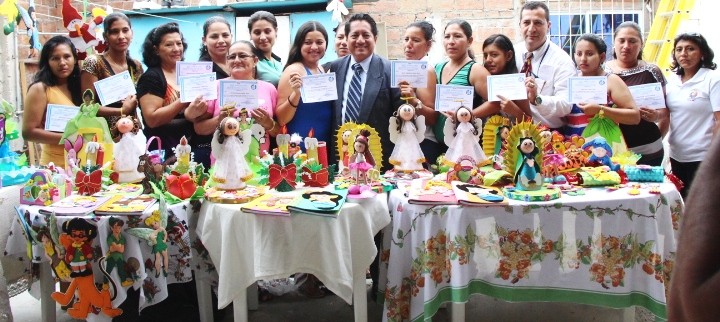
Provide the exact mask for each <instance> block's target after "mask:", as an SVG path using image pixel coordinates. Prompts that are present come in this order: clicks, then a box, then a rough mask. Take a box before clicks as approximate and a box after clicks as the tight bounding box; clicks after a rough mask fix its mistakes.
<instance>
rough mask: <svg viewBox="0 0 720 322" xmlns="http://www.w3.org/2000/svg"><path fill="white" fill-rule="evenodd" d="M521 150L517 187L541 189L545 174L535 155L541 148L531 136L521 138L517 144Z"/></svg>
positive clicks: (516, 173) (527, 189)
mask: <svg viewBox="0 0 720 322" xmlns="http://www.w3.org/2000/svg"><path fill="white" fill-rule="evenodd" d="M517 149H518V150H519V151H520V158H518V163H519V164H518V166H517V167H515V169H516V170H515V179H514V181H515V189H517V190H523V191H532V190H540V189H541V188H542V186H543V176H542V172H541V169H540V165H539V164H538V163H537V162H535V156H536V155H537V154H538V153H540V150H539V149H538V147H537V146H536V144H535V141H533V139H532V138H531V137H524V138H522V139H520V143H519V144H518V146H517Z"/></svg>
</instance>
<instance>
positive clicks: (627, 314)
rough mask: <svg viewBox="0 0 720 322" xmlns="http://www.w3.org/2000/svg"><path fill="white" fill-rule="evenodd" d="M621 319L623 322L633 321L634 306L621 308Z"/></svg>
mask: <svg viewBox="0 0 720 322" xmlns="http://www.w3.org/2000/svg"><path fill="white" fill-rule="evenodd" d="M622 320H623V321H624V322H631V321H635V307H634V306H631V307H629V308H626V309H624V310H623V316H622Z"/></svg>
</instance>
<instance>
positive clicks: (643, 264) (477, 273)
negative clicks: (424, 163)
mask: <svg viewBox="0 0 720 322" xmlns="http://www.w3.org/2000/svg"><path fill="white" fill-rule="evenodd" d="M660 191H661V194H659V195H657V194H650V193H649V192H648V189H641V193H640V195H636V196H631V195H630V194H628V189H627V188H623V189H620V190H616V191H613V192H609V191H607V190H605V189H588V190H586V194H585V195H579V196H568V195H563V197H562V198H561V199H558V200H555V201H549V202H538V203H524V202H515V201H511V202H510V205H509V206H496V207H461V206H434V207H431V206H421V205H411V204H408V203H407V198H406V197H405V196H404V194H403V192H402V191H401V190H395V191H393V192H392V193H391V195H390V199H389V202H388V203H389V207H390V211H391V213H392V215H393V222H392V227H391V228H390V226H389V227H388V228H386V231H385V241H384V245H385V246H384V250H383V252H382V254H381V261H383V262H384V264H385V265H381V283H380V286H381V289H382V287H383V286H385V287H386V289H385V290H384V294H385V303H384V305H385V307H384V312H383V313H384V314H383V319H384V320H388V321H402V320H411V321H422V320H428V319H430V318H431V317H432V316H433V315H434V314H435V313H436V312H437V310H438V308H439V306H440V305H441V304H442V303H443V302H449V301H452V302H456V303H463V302H467V301H468V298H469V296H470V295H472V294H484V295H488V296H492V297H495V298H499V299H503V300H507V301H557V302H574V303H581V304H590V305H598V306H605V307H612V308H626V307H630V306H633V305H637V306H642V307H645V308H647V309H648V310H650V311H651V312H652V313H654V314H655V315H657V316H658V317H661V318H666V317H667V314H666V308H665V304H666V301H667V300H666V298H667V297H666V294H667V291H668V286H669V285H670V281H669V278H670V274H671V272H672V268H673V264H674V257H675V249H676V246H677V245H676V238H677V236H676V235H677V229H678V225H679V220H680V217H681V215H682V211H683V202H682V199H681V197H680V194H679V193H678V192H677V190H676V189H675V187H674V186H673V185H671V184H667V183H666V184H662V185H661V186H660ZM385 276H386V277H387V280H386V281H385V280H384V277H385ZM381 291H382V290H381Z"/></svg>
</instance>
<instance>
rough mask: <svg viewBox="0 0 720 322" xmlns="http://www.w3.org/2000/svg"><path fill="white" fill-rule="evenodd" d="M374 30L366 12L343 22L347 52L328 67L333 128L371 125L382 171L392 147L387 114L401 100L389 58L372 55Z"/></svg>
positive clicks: (395, 107) (388, 164) (386, 168)
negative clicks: (332, 81)
mask: <svg viewBox="0 0 720 322" xmlns="http://www.w3.org/2000/svg"><path fill="white" fill-rule="evenodd" d="M377 33H378V30H377V24H376V23H375V20H374V19H373V18H372V17H371V16H370V15H368V14H362V13H357V14H354V15H352V16H351V17H350V19H349V20H348V22H347V23H346V24H345V35H346V37H347V42H348V49H349V50H350V55H347V56H345V57H343V58H340V59H338V60H336V61H334V62H332V64H331V66H330V70H332V71H335V73H336V75H337V92H338V99H337V100H335V104H334V113H335V122H334V123H333V131H335V132H337V131H338V129H339V128H340V125H342V124H343V123H345V122H350V121H352V122H355V123H358V124H362V123H364V124H367V125H370V126H372V127H373V128H374V129H375V130H377V131H378V134H379V135H380V143H381V144H382V151H383V158H382V170H383V171H385V170H388V169H390V168H391V166H390V163H389V162H388V159H389V157H390V154H391V153H392V150H393V147H394V145H393V143H392V142H391V141H390V133H389V131H388V125H389V122H390V117H391V116H392V114H393V113H394V112H395V111H396V110H397V108H398V106H400V105H402V103H403V102H402V100H400V91H399V89H398V88H391V86H392V84H390V61H388V60H387V59H385V58H383V57H380V56H378V55H375V54H373V51H374V50H375V41H376V40H377ZM358 67H359V68H358ZM354 78H358V79H357V80H354ZM332 146H336V143H335V142H333V145H332ZM333 156H334V154H333ZM375 159H376V160H378V158H377V157H376V158H375Z"/></svg>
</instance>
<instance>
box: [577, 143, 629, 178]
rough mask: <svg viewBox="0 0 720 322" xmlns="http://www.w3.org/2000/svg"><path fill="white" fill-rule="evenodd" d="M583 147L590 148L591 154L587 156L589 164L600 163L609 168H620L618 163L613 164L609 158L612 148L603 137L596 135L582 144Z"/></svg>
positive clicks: (614, 169) (615, 169)
mask: <svg viewBox="0 0 720 322" xmlns="http://www.w3.org/2000/svg"><path fill="white" fill-rule="evenodd" d="M582 148H583V149H587V148H590V149H592V155H590V158H588V162H589V163H590V164H602V165H606V166H608V167H610V170H612V171H617V170H618V169H620V165H618V164H615V163H613V162H612V160H610V158H611V157H612V155H613V150H612V148H611V147H610V145H609V144H608V143H607V141H606V140H605V138H603V137H596V138H594V139H592V140H591V141H589V142H586V143H585V144H583V145H582Z"/></svg>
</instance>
